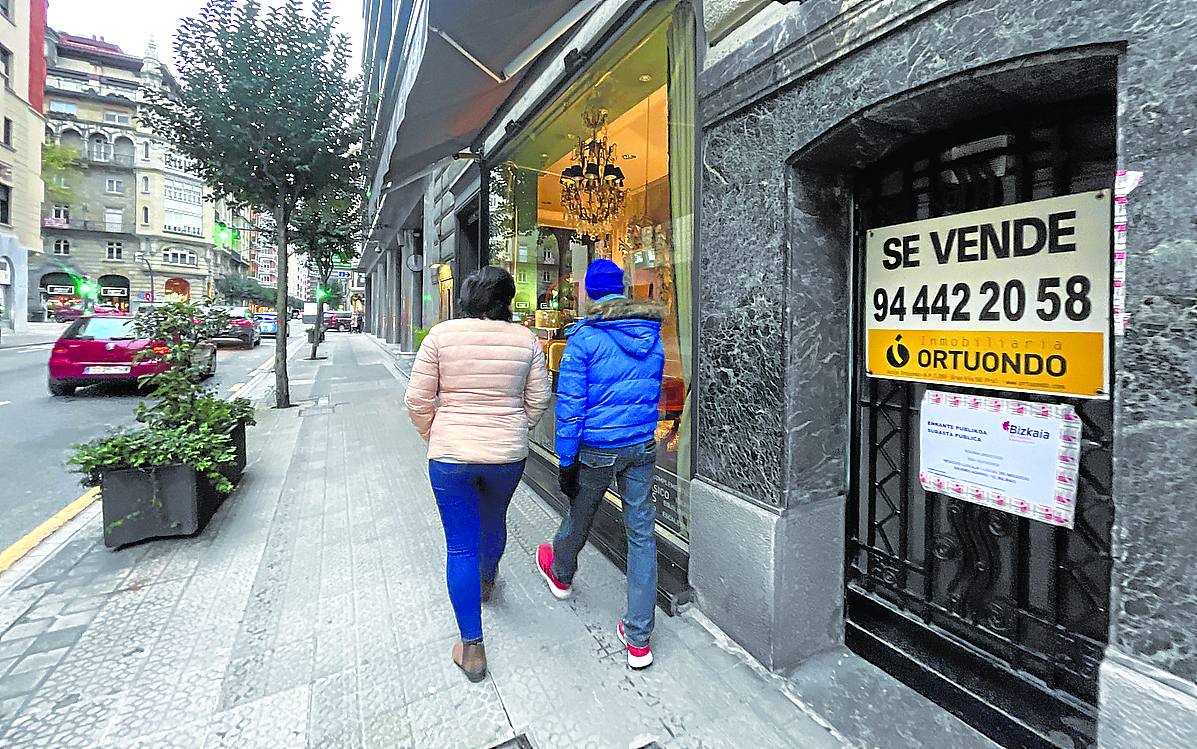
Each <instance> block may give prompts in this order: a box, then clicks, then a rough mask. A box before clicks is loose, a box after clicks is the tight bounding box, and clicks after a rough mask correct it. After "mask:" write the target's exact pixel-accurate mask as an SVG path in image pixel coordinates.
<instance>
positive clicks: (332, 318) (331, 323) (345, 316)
mask: <svg viewBox="0 0 1197 749" xmlns="http://www.w3.org/2000/svg"><path fill="white" fill-rule="evenodd" d="M350 325H352V320H351V318H350V315H349V313H348V312H345V311H340V312H325V313H324V329H325V330H339V331H341V332H342V333H347V332H349V327H350Z"/></svg>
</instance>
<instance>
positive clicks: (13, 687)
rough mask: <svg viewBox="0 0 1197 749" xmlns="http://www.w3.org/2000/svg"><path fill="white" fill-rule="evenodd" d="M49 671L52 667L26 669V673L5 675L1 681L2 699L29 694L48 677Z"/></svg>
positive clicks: (0, 693) (0, 696)
mask: <svg viewBox="0 0 1197 749" xmlns="http://www.w3.org/2000/svg"><path fill="white" fill-rule="evenodd" d="M48 673H50V669H48V668H43V669H41V670H38V671H25V672H24V673H19V674H9V675H8V676H5V677H4V679H3V680H2V681H0V699H8V698H10V697H16V696H17V695H23V694H29V693H30V692H32V691H33V690H34V688H35V687H36V686H37V685H38V684H40V683H41V682H42V679H44V678H46V675H47V674H48Z"/></svg>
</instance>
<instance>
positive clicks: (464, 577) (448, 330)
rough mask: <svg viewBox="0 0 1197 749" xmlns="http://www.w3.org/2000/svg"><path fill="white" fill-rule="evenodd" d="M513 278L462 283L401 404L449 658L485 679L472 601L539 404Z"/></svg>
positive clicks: (500, 532) (533, 351)
mask: <svg viewBox="0 0 1197 749" xmlns="http://www.w3.org/2000/svg"><path fill="white" fill-rule="evenodd" d="M514 298H515V281H514V280H513V279H512V278H511V274H510V273H508V272H507V271H505V270H503V269H502V268H495V267H486V268H483V269H481V270H479V271H477V272H476V273H474V274H472V275H471V276H470V277H469V278H467V279H466V281H465V283H464V284H462V289H461V312H462V314H463V315H464V317H463V318H460V319H456V320H447V321H445V322H442V323H440V324H438V325H436V326H434V327H433V328H432V330H430V331H429V332H428V335H427V336H426V337H425V338H424V341H423V343H422V344H421V345H420V350H419V351H418V352H417V354H416V361H415V364H414V365H413V367H412V374H411V381H410V383H409V384H408V388H407V395H406V397H405V399H404V400H405V402H406V404H407V410H408V414H409V415H410V417H411V421H412V424H414V425H415V427H416V430H417V431H418V432H419V433H420V436H421V437H423V438H424V439H425V440H426V441H427V442H428V476H429V479H430V480H431V482H432V491H433V494H435V495H436V504H437V508H438V509H439V510H440V515H441V524H442V525H443V526H444V529H445V545H446V547H447V548H448V558H447V560H446V564H445V577H446V580H447V582H448V587H449V600H450V602H451V603H452V604H453V613H454V615H455V616H456V618H457V627H458V629H459V630H460V634H461V641H460V642H458V643H457V644H455V645H454V646H453V653H452V657H453V662H454V663H456V664H457V666H458V668H460V669H461V670H462V671H464V672H465V674H466V676H467V677H468V678H469V679H470V681H474V682H477V681H481V680H482V679H483V678H484V677H485V676H486V649H485V647H484V646H483V644H482V601H485V600H489V599H490V596H491V592H492V591H493V590H494V586H495V578H496V575H497V574H498V568H499V559H500V557H502V556H503V549H504V548H505V547H506V545H507V507H508V505H509V504H510V503H511V497H512V495H513V494H514V493H515V489H516V487H517V486H518V485H519V482H520V478H521V477H522V476H523V474H524V462H525V459H526V458H527V457H528V431H529V429H530V428H531V427H533V426H535V425H536V423H537V422H539V421H540V418H541V416H543V415H544V412H545V410H546V409H547V408H548V405H549V394H550V389H549V377H548V372H547V371H546V369H545V360H544V351H543V349H542V348H541V346H540V341H539V339H537V337H536V335H535V334H533V333H532V332H531V331H529V330H527V329H526V328H524V327H523V326H521V325H517V324H515V323H513V322H512V321H511V320H512V313H511V301H512V299H514Z"/></svg>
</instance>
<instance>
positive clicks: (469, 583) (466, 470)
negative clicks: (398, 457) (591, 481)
mask: <svg viewBox="0 0 1197 749" xmlns="http://www.w3.org/2000/svg"><path fill="white" fill-rule="evenodd" d="M523 475H524V461H522V460H521V461H520V462H518V463H503V464H499V465H490V464H483V463H442V462H441V461H439V460H430V461H428V478H429V479H430V480H431V482H432V492H433V494H435V495H436V506H437V508H438V509H439V510H440V513H441V525H443V526H444V527H445V546H446V548H447V549H448V556H447V558H446V562H445V580H446V582H447V583H448V586H449V601H450V602H451V603H452V604H453V614H454V616H456V617H457V628H458V629H459V630H460V631H461V639H462V640H464V641H465V642H477V641H479V640H481V639H482V580H484V579H485V580H494V579H495V575H496V574H498V571H499V558H500V557H502V556H503V549H504V548H505V547H506V546H507V506H508V505H510V504H511V496H512V495H513V494H515V488H516V487H517V486H518V485H519V483H520V478H521V477H522V476H523Z"/></svg>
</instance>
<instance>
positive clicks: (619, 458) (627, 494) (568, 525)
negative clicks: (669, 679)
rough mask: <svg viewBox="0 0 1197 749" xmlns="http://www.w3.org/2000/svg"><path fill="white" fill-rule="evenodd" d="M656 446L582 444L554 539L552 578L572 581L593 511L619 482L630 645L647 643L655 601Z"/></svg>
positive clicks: (626, 626)
mask: <svg viewBox="0 0 1197 749" xmlns="http://www.w3.org/2000/svg"><path fill="white" fill-rule="evenodd" d="M656 461H657V445H656V443H655V442H653V441H649V442H643V443H640V444H638V445H631V446H629V447H619V448H605V449H599V448H595V447H587V446H586V445H583V446H582V448H581V449H580V450H579V451H578V463H580V467H579V473H578V486H579V491H578V496H577V497H575V498H574V499H573V501H572V502H571V503H570V509H569V510H568V511H567V512H566V513H565V517H564V518H562V519H561V528H560V529H558V531H557V536H556V537H555V538H554V539H553V575H554V576H555V577H556V578H557V580H558V581H560V582H561V583H563V584H565V585H570V584H572V583H573V579H574V573H575V572H577V570H578V554H579V553H580V552H581V551H582V547H583V546H585V545H586V539H587V538H588V537H589V536H590V526H591V524H592V523H593V522H594V513H595V512H596V511H597V510H598V507H599V504H600V503H601V502H602V501H603V494H604V493H605V492H606V491H607V487H609V486H611V482H612V481H616V482H618V485H619V495H620V498H621V499H622V501H623V522H624V527H625V529H626V531H627V537H628V608H627V611H626V612H625V614H624V617H623V632H624V636H625V637H627V639H628V642H630V643H631V644H633V645H635V646H637V647H645V646H647V645H648V638H649V636H650V635H651V634H652V631H653V615H654V607H655V606H656V600H657V536H656V533H655V532H654V526H655V523H656V517H657V508H656V505H654V504H653V501H652V498H651V496H650V491H649V490H650V487H651V486H652V478H653V466H654V464H655V463H656Z"/></svg>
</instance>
